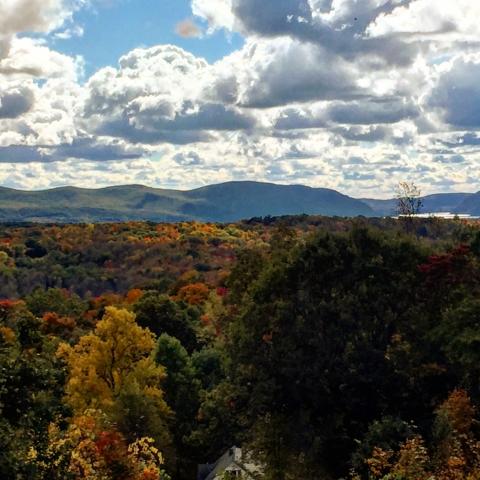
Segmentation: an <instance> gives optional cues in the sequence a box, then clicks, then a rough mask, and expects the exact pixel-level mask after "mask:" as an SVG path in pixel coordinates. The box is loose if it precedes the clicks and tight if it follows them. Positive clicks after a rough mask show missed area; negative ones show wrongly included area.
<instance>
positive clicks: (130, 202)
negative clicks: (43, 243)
mask: <svg viewBox="0 0 480 480" xmlns="http://www.w3.org/2000/svg"><path fill="white" fill-rule="evenodd" d="M302 213H305V214H310V215H315V214H317V215H329V216H358V215H365V216H372V215H374V212H373V210H372V209H371V208H370V207H369V206H368V205H366V204H365V203H363V202H362V201H360V200H357V199H354V198H351V197H348V196H347V195H342V194H341V193H339V192H337V191H335V190H330V189H326V188H311V187H305V186H301V185H276V184H272V183H260V182H227V183H222V184H218V185H210V186H207V187H202V188H197V189H195V190H189V191H181V190H166V189H158V188H150V187H145V186H143V185H124V186H117V187H106V188H100V189H85V188H77V187H60V188H54V189H50V190H42V191H23V190H14V189H10V188H5V187H2V188H0V221H1V222H65V223H77V222H119V221H128V220H150V221H156V222H176V221H187V220H198V221H206V222H234V221H238V220H242V219H245V218H251V217H259V216H268V215H271V216H279V215H297V214H302Z"/></svg>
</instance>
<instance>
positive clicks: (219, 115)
mask: <svg viewBox="0 0 480 480" xmlns="http://www.w3.org/2000/svg"><path fill="white" fill-rule="evenodd" d="M26 2H27V3H28V7H29V8H28V9H26V8H25V4H26ZM479 17H480V2H473V1H472V0H456V1H455V2H453V1H451V2H440V1H439V0H401V1H399V0H362V1H358V0H335V1H332V0H8V1H4V2H2V1H0V163H2V168H1V169H0V184H1V185H6V186H10V187H16V188H22V189H42V188H48V187H53V186H60V185H77V186H81V187H101V186H107V185H116V184H125V183H137V184H138V183H142V184H145V185H151V186H155V187H170V188H184V189H186V188H195V187H199V186H202V185H205V184H210V183H218V182H224V181H229V180H257V181H269V182H276V183H283V184H285V183H295V184H305V185H310V186H315V187H327V188H333V189H336V190H339V191H341V192H344V193H347V194H350V195H354V196H358V197H377V198H387V197H391V196H392V194H394V192H395V190H396V186H397V185H398V182H400V181H409V180H411V181H415V182H416V183H418V184H419V186H420V188H421V189H422V190H423V192H424V193H435V192H442V191H443V192H449V191H450V192H454V191H458V192H461V191H466V192H468V191H471V192H472V191H478V190H479V189H480V186H479V175H478V171H479V167H480V150H479V148H478V147H479V145H480V113H479V112H480V82H479V81H478V79H479V78H480V44H479V42H478V39H479V38H480V26H479V25H480V24H479V23H478V21H477V19H478V18H479ZM179 32H181V34H179Z"/></svg>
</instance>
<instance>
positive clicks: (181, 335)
mask: <svg viewBox="0 0 480 480" xmlns="http://www.w3.org/2000/svg"><path fill="white" fill-rule="evenodd" d="M134 311H135V314H136V316H137V323H138V324H139V325H140V326H141V327H143V328H148V329H149V330H150V331H151V332H153V333H154V334H155V335H157V336H160V335H161V334H162V333H166V334H168V335H170V336H172V337H175V338H177V339H178V340H180V342H181V344H182V345H183V346H184V347H185V348H186V349H187V350H188V351H189V352H191V351H193V350H194V349H195V348H196V347H197V337H196V328H197V325H198V312H197V310H196V309H195V308H194V307H189V306H187V305H185V304H183V303H177V302H174V301H173V300H171V299H170V298H169V297H168V296H167V295H162V294H159V293H158V292H153V291H152V292H147V293H145V295H144V296H143V297H142V298H140V299H139V300H138V302H137V303H136V304H135V305H134Z"/></svg>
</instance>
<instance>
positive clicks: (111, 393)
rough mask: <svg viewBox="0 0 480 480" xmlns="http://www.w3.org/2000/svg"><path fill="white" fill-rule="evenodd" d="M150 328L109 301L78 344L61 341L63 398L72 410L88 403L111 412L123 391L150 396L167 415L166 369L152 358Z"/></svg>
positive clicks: (152, 340)
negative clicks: (163, 385)
mask: <svg viewBox="0 0 480 480" xmlns="http://www.w3.org/2000/svg"><path fill="white" fill-rule="evenodd" d="M154 346H155V340H154V336H153V334H152V333H151V332H150V331H149V330H148V329H144V328H141V327H140V326H139V325H137V323H136V322H135V315H134V314H133V313H131V312H129V311H128V310H123V309H118V308H115V307H108V308H107V309H106V313H105V315H104V317H103V318H102V320H101V321H99V322H98V324H97V326H96V328H95V331H94V332H93V333H90V334H88V335H85V336H83V337H82V338H81V339H80V341H79V342H78V344H77V345H75V346H73V347H71V346H69V345H67V344H62V345H61V346H60V348H59V351H58V355H59V356H60V357H62V358H63V359H64V360H65V362H66V364H67V367H68V379H67V384H66V396H67V401H68V403H69V404H70V406H71V407H72V408H73V410H74V411H75V413H76V414H80V415H81V414H82V413H83V412H84V411H85V410H87V409H99V410H101V411H103V412H105V413H109V412H112V411H113V410H114V408H115V406H116V405H115V404H116V401H117V400H118V399H119V397H120V396H121V395H122V394H125V393H129V394H138V395H140V396H142V397H143V398H148V399H150V400H152V401H154V403H155V405H156V407H157V409H158V411H159V412H161V413H162V414H163V415H164V416H165V417H166V416H168V414H169V413H170V411H169V408H168V406H167V404H166V403H165V401H164V399H163V392H162V390H161V387H160V385H161V383H162V381H163V380H164V378H165V377H166V373H165V369H164V368H163V367H161V366H158V365H156V364H155V362H154V360H153V358H152V355H151V354H152V351H153V348H154Z"/></svg>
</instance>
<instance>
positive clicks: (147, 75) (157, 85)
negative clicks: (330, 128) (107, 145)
mask: <svg viewBox="0 0 480 480" xmlns="http://www.w3.org/2000/svg"><path fill="white" fill-rule="evenodd" d="M119 64H120V67H119V69H112V68H107V69H104V70H101V71H100V72H98V73H97V74H95V75H94V76H93V77H92V78H91V79H90V81H89V82H88V84H87V86H86V91H87V99H86V102H85V106H84V117H85V121H86V123H88V125H90V128H93V129H94V131H95V132H96V133H97V134H101V135H108V136H111V137H119V138H125V139H128V140H129V141H131V142H133V143H147V144H159V143H165V142H166V143H174V144H187V143H194V142H201V141H207V140H209V139H210V138H211V135H210V133H209V132H210V131H229V130H244V129H250V128H253V127H254V126H255V119H254V117H253V116H252V115H250V114H249V113H247V112H242V111H241V110H239V109H238V108H236V107H235V106H230V105H225V104H223V103H221V102H219V101H217V102H215V101H212V100H209V101H207V99H205V98H204V97H203V95H202V88H201V85H202V78H205V79H206V78H209V71H210V67H209V65H208V64H207V63H206V62H205V61H203V60H200V59H197V58H195V57H194V56H193V55H191V54H189V53H187V52H185V51H184V50H182V49H180V48H178V47H173V46H168V45H167V46H162V47H155V48H152V49H137V50H135V51H133V52H131V53H129V54H128V55H127V56H125V57H122V58H121V59H120V62H119Z"/></svg>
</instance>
